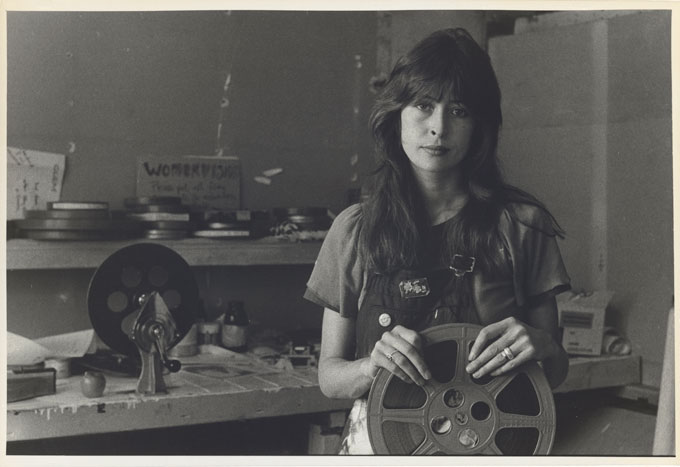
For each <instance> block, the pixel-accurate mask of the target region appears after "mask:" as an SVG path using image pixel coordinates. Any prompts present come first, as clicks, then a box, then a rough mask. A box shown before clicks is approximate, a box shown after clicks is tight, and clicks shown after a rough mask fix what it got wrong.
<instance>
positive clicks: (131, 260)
mask: <svg viewBox="0 0 680 467" xmlns="http://www.w3.org/2000/svg"><path fill="white" fill-rule="evenodd" d="M200 304H201V303H200V298H199V292H198V285H197V283H196V280H195V278H194V276H193V274H192V272H191V269H190V267H189V265H188V264H187V263H186V261H184V259H183V258H182V257H181V256H180V255H179V254H178V253H176V252H175V251H174V250H172V249H170V248H168V247H165V246H163V245H160V244H155V243H137V244H134V245H130V246H126V247H123V248H121V249H119V250H117V251H116V252H114V253H113V254H112V255H111V256H109V257H108V258H107V259H106V260H104V262H103V263H102V264H101V265H100V266H99V268H97V270H96V271H95V273H94V275H93V276H92V279H91V280H90V286H89V289H88V293H87V307H88V312H89V315H90V321H91V322H92V327H93V328H94V330H95V332H96V333H97V335H98V336H99V337H100V338H101V340H102V341H103V342H104V343H105V344H106V345H108V346H109V347H111V348H112V349H114V350H116V351H118V352H120V353H123V354H127V355H132V356H135V355H139V356H140V357H141V361H142V372H141V375H140V377H139V382H138V384H137V392H138V393H141V394H155V393H159V392H166V391H167V389H166V386H165V382H164V381H163V375H162V372H163V367H165V368H167V369H168V370H169V371H171V372H176V371H179V369H180V367H181V363H180V362H179V361H178V360H171V359H169V358H168V354H167V352H168V350H169V349H171V348H172V347H173V346H175V345H176V344H177V343H178V342H179V341H180V340H181V339H182V338H183V337H184V336H185V335H186V334H187V333H188V332H189V329H190V328H191V326H192V325H193V323H194V322H195V320H196V314H197V312H198V310H199V307H200Z"/></svg>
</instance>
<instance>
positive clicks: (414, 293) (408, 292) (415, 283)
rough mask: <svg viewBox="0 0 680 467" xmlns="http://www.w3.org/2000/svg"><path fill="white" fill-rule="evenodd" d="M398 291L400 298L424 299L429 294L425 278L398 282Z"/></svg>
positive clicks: (428, 286)
mask: <svg viewBox="0 0 680 467" xmlns="http://www.w3.org/2000/svg"><path fill="white" fill-rule="evenodd" d="M399 291H400V292H401V298H418V297H425V296H427V295H429V294H430V285H429V284H428V283H427V277H421V278H418V279H406V280H403V281H401V282H399Z"/></svg>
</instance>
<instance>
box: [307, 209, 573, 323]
mask: <svg viewBox="0 0 680 467" xmlns="http://www.w3.org/2000/svg"><path fill="white" fill-rule="evenodd" d="M360 227H361V206H360V205H359V204H355V205H352V206H350V207H348V208H347V209H345V210H344V211H342V212H341V213H340V214H339V215H338V216H337V217H336V218H335V220H334V222H333V225H332V226H331V228H330V230H329V232H328V235H327V236H326V239H325V240H324V243H323V245H322V247H321V250H320V252H319V256H318V258H317V260H316V263H315V265H314V269H313V271H312V274H311V276H310V278H309V281H308V282H307V290H306V291H305V295H304V296H305V298H306V299H308V300H310V301H312V302H314V303H316V304H318V305H321V306H323V307H325V308H329V309H331V310H335V311H337V312H338V313H340V315H341V316H343V317H347V318H355V319H356V317H357V314H358V312H359V308H360V306H361V303H362V300H363V298H364V286H365V284H366V279H367V274H368V271H367V270H366V267H365V261H364V259H363V258H362V257H361V254H360V252H359V248H358V242H359V230H360ZM498 231H499V234H500V239H501V242H502V248H503V249H504V250H505V251H504V253H505V255H504V256H505V258H507V261H506V265H505V267H504V268H503V270H502V271H501V273H500V274H496V275H494V276H493V278H491V277H490V276H488V275H485V274H484V273H482V272H478V271H475V272H474V275H473V299H474V301H475V307H476V309H477V312H478V314H479V318H480V321H481V324H482V325H487V324H490V323H493V322H497V321H500V320H502V319H504V318H506V317H509V316H515V317H517V318H519V319H522V318H523V316H522V310H523V309H524V308H525V307H526V306H528V305H530V304H531V303H532V300H536V299H538V298H539V297H541V298H543V297H546V296H550V295H553V296H554V295H556V294H558V293H560V292H562V291H564V290H568V289H569V287H570V286H569V282H570V279H569V276H568V274H567V271H566V269H565V267H564V263H563V261H562V256H561V254H560V251H559V247H558V245H557V240H556V235H555V233H554V229H553V227H552V222H551V219H550V217H549V215H548V214H547V213H546V212H545V210H543V209H541V208H539V207H537V206H534V205H531V204H518V203H514V204H511V205H509V206H508V207H506V208H505V209H504V210H503V211H502V213H501V216H500V219H499V225H498Z"/></svg>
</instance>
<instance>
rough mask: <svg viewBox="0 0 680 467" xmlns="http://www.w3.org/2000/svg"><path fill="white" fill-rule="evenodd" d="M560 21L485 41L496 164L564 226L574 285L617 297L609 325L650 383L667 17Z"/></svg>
mask: <svg viewBox="0 0 680 467" xmlns="http://www.w3.org/2000/svg"><path fill="white" fill-rule="evenodd" d="M560 15H561V14H559V13H557V14H554V15H552V18H551V19H552V20H551V21H549V23H550V24H549V26H547V27H545V28H541V27H540V22H539V25H538V27H534V28H532V29H531V30H530V31H529V32H526V33H522V34H515V35H511V36H502V37H496V38H493V39H491V40H490V41H489V52H490V55H491V57H492V61H493V63H494V66H495V69H496V72H497V74H498V78H499V81H500V85H501V90H502V93H503V112H504V119H505V124H504V129H503V133H502V138H501V144H500V153H501V157H502V160H503V161H504V165H505V169H506V170H505V172H506V175H507V176H508V178H509V180H510V181H511V182H513V183H516V184H518V185H520V186H522V187H524V188H526V189H528V190H529V191H531V192H533V193H534V194H536V195H537V196H539V197H540V198H541V199H542V200H543V201H545V202H546V203H547V204H548V207H549V208H551V210H552V211H553V213H554V214H555V215H556V217H557V218H558V220H559V221H560V222H561V223H562V225H563V227H564V228H565V229H566V231H567V239H566V240H565V241H563V242H561V244H560V247H561V249H562V252H563V256H564V258H565V262H566V265H567V268H568V270H569V273H570V275H571V277H572V280H573V285H574V287H575V288H576V289H585V290H593V289H604V288H608V289H610V290H613V291H614V292H615V297H614V299H613V301H612V304H611V307H610V310H609V311H608V316H607V320H608V322H609V323H611V324H613V325H615V326H616V327H617V328H618V329H619V331H621V332H623V333H624V334H625V335H627V336H628V337H629V338H630V339H631V341H632V343H633V349H634V352H635V353H638V354H640V355H642V357H643V375H642V377H643V383H645V384H649V385H658V382H659V377H660V365H661V362H662V358H663V342H664V339H663V338H664V336H665V332H666V331H665V330H666V321H667V313H668V309H669V308H670V306H671V303H672V295H673V240H672V227H673V221H672V219H673V211H672V176H671V170H672V152H671V149H672V148H671V136H672V129H671V71H670V13H669V12H654V11H652V12H628V14H623V15H620V16H616V17H610V18H605V19H597V12H593V14H592V15H591V16H590V17H589V16H588V15H587V14H582V15H581V18H580V21H578V22H572V20H573V19H574V16H573V15H571V16H569V15H564V14H562V16H561V17H560ZM550 16H551V15H549V17H550ZM561 19H565V21H561ZM589 19H590V21H589ZM566 20H568V21H566ZM546 23H548V22H547V21H546ZM560 24H562V25H560Z"/></svg>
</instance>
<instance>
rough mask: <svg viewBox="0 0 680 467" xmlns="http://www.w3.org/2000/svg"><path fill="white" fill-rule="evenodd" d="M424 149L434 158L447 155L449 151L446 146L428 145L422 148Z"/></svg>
mask: <svg viewBox="0 0 680 467" xmlns="http://www.w3.org/2000/svg"><path fill="white" fill-rule="evenodd" d="M422 148H423V149H424V150H425V151H426V152H427V153H429V154H432V155H433V156H441V155H442V154H446V153H447V152H448V150H449V148H447V147H446V146H438V145H434V144H433V145H428V146H422Z"/></svg>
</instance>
